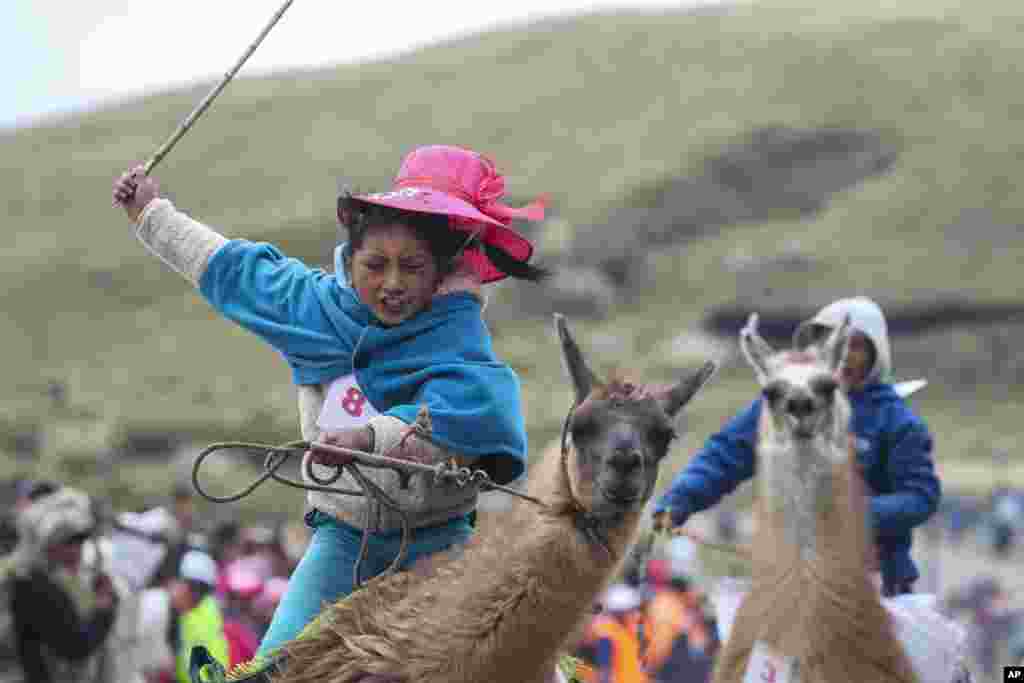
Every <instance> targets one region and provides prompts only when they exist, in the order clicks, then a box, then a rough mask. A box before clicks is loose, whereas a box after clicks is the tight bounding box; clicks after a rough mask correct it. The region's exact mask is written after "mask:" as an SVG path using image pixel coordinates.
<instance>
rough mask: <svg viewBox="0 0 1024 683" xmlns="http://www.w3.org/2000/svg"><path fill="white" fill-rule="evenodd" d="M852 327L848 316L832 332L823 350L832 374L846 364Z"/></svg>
mask: <svg viewBox="0 0 1024 683" xmlns="http://www.w3.org/2000/svg"><path fill="white" fill-rule="evenodd" d="M851 325H852V323H851V321H850V315H849V314H847V315H846V316H844V317H843V322H841V323H840V324H839V325H838V326H837V327H835V328H834V329H833V330H832V333H831V334H829V336H828V339H827V340H825V344H824V346H822V348H821V352H822V355H823V356H824V358H825V362H826V363H828V366H829V369H831V370H832V372H839V370H840V369H841V368H842V367H843V363H845V362H846V352H847V351H848V350H849V348H850V328H851Z"/></svg>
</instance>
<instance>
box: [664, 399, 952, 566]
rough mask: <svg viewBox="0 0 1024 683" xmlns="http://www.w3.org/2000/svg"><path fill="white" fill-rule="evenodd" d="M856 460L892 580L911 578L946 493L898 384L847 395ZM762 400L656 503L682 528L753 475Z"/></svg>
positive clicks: (923, 430) (924, 431)
mask: <svg viewBox="0 0 1024 683" xmlns="http://www.w3.org/2000/svg"><path fill="white" fill-rule="evenodd" d="M849 398H850V403H851V407H852V408H853V418H852V421H853V424H852V425H851V426H852V430H853V433H854V434H855V435H856V444H857V462H858V464H859V465H860V469H861V473H862V475H863V477H864V481H865V482H866V484H867V486H868V487H869V489H870V492H871V503H870V507H869V509H868V523H869V525H870V527H871V529H873V531H874V534H875V543H876V545H877V547H878V553H879V559H880V562H881V571H882V578H883V580H884V581H885V582H886V583H890V584H894V583H898V582H901V581H913V580H916V579H917V577H918V571H917V567H916V565H915V564H914V561H913V560H912V559H911V557H910V546H911V541H912V531H913V529H914V527H916V526H918V525H919V524H922V523H923V522H925V521H926V520H927V519H928V518H929V517H930V516H931V515H932V513H934V512H935V509H936V507H937V506H938V503H939V498H940V496H941V487H940V485H939V479H938V477H937V476H936V475H935V467H934V463H933V461H932V437H931V434H930V433H929V431H928V427H927V425H926V424H925V423H924V421H923V420H922V419H921V418H919V417H918V416H917V415H915V414H914V413H913V412H912V411H911V410H910V408H909V407H908V406H907V404H906V402H904V400H903V399H902V398H900V397H899V396H898V395H897V394H896V392H895V391H894V390H893V388H892V385H890V384H884V383H878V384H871V385H869V386H866V387H864V388H863V389H862V390H857V391H852V392H850V394H849ZM760 415H761V399H757V400H755V401H754V402H753V403H752V404H751V405H750V406H749V407H747V409H746V410H744V411H743V412H741V413H740V414H739V415H736V416H735V417H733V418H732V419H731V420H730V421H729V422H728V423H726V425H725V426H724V427H723V428H722V430H721V431H720V432H718V433H717V434H715V435H713V436H712V437H710V438H709V439H708V440H707V442H706V443H705V444H704V447H703V448H702V449H701V451H700V452H699V453H697V455H695V456H694V457H693V459H691V460H690V462H689V463H688V464H687V465H686V467H685V468H684V469H683V471H682V472H680V473H679V475H677V476H676V478H675V480H674V481H673V482H672V484H671V485H670V486H669V488H668V490H667V491H666V492H665V493H664V494H663V495H662V496H661V498H660V499H659V500H658V502H657V505H656V506H655V512H656V513H658V512H663V511H665V510H670V511H671V515H672V522H673V524H675V525H681V524H683V523H684V522H685V521H686V519H687V518H688V517H689V516H690V515H692V514H693V513H695V512H700V511H701V510H705V509H707V508H709V507H711V506H712V505H714V504H715V503H717V502H718V501H719V500H720V499H721V498H722V497H723V496H725V495H726V494H728V493H730V492H732V491H733V490H734V489H735V488H736V487H737V486H738V485H739V484H740V483H741V482H743V481H744V480H746V479H749V478H751V477H752V476H753V475H754V468H755V457H754V445H755V443H756V441H757V425H758V420H759V418H760Z"/></svg>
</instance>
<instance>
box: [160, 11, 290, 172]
mask: <svg viewBox="0 0 1024 683" xmlns="http://www.w3.org/2000/svg"><path fill="white" fill-rule="evenodd" d="M292 2H294V0H286V2H285V3H284V4H283V5H281V8H280V9H279V10H277V12H275V13H274V16H273V17H272V18H271V19H270V23H268V24H267V25H266V26H264V27H263V30H262V31H260V34H259V36H257V37H256V41H255V42H254V43H253V44H252V45H250V46H249V48H248V49H247V50H246V51H245V53H244V54H243V55H242V56H241V58H240V59H239V60H238V61H237V62H236V63H235V65H234V66H233V67H232V68H231V70H230V71H228V72H227V73H226V74H224V78H223V79H221V81H220V83H218V84H217V85H216V87H214V89H213V90H211V91H210V92H209V93H208V94H207V95H206V97H204V98H203V100H202V101H201V102H200V103H199V104H198V105H196V108H195V109H193V110H192V113H191V114H189V115H188V117H186V119H185V120H184V121H182V122H181V125H180V126H178V130H176V131H174V134H173V135H171V137H169V138H168V139H167V142H165V143H164V144H163V145H162V146H161V147H160V149H158V150H157V151H156V154H154V155H153V158H152V159H150V160H149V161H148V162H147V163H146V166H145V167H144V168H143V173H144V174H145V175H149V173H150V171H152V170H153V168H154V167H155V166H156V165H157V164H159V163H160V161H161V160H162V159H163V158H164V157H165V156H167V153H168V152H170V151H171V148H172V147H174V145H175V144H176V143H177V142H178V140H180V139H181V138H182V137H184V135H185V133H187V132H188V129H189V128H191V127H192V124H193V123H195V122H196V120H197V119H198V118H199V117H200V116H202V114H203V112H205V111H206V110H207V109H208V108H209V107H210V104H212V103H213V100H214V99H215V98H216V97H217V95H219V94H220V92H221V91H222V90H223V89H224V88H225V86H227V84H228V83H229V82H231V79H232V78H234V77H235V74H237V73H238V71H239V69H241V68H242V65H243V64H245V62H246V60H247V59H249V57H250V56H251V55H252V53H253V52H255V51H256V48H257V47H259V44H260V43H262V42H263V39H264V38H266V37H267V34H268V33H270V29H272V28H274V25H275V24H277V22H278V21H279V20H280V19H281V16H282V15H283V14H284V13H285V11H286V10H287V9H288V8H289V7H290V6H291V4H292Z"/></svg>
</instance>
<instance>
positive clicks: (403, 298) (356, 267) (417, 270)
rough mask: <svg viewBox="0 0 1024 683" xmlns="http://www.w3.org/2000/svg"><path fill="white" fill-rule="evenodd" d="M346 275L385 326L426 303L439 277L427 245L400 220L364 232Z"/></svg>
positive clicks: (415, 310)
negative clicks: (361, 241) (364, 234)
mask: <svg viewBox="0 0 1024 683" xmlns="http://www.w3.org/2000/svg"><path fill="white" fill-rule="evenodd" d="M349 277H351V279H352V286H353V287H354V288H355V290H356V292H358V293H359V298H360V299H361V300H362V302H363V303H364V304H366V305H367V306H369V307H370V309H371V310H372V311H373V312H374V314H375V315H376V316H377V317H378V318H379V319H380V321H381V322H382V323H384V324H385V325H388V326H391V325H397V324H399V323H401V322H403V321H405V320H408V319H409V318H411V317H412V316H414V315H416V314H417V313H419V312H420V311H422V310H423V309H425V308H426V307H427V306H429V305H430V300H431V298H432V297H433V296H434V291H435V290H436V289H437V285H438V282H439V280H440V276H439V273H438V270H437V265H436V264H435V263H434V257H433V255H432V254H431V252H430V247H429V245H428V244H427V243H426V242H425V241H423V240H421V239H420V238H419V237H417V236H416V233H414V232H413V231H412V229H411V228H409V227H408V226H406V225H404V224H402V223H389V224H386V225H378V226H375V227H373V228H370V229H369V230H368V231H367V233H366V236H365V237H364V238H363V244H362V246H361V247H360V248H359V249H358V250H355V251H354V252H353V253H352V262H351V264H350V267H349Z"/></svg>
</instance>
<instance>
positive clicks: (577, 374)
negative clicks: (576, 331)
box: [555, 313, 603, 404]
mask: <svg viewBox="0 0 1024 683" xmlns="http://www.w3.org/2000/svg"><path fill="white" fill-rule="evenodd" d="M555 329H556V330H557V331H558V340H559V342H561V347H562V360H563V361H564V362H565V370H566V372H568V373H569V379H570V380H572V386H573V389H575V391H576V403H577V404H579V403H582V402H583V399H585V398H586V397H587V396H589V395H590V391H591V390H592V389H593V388H594V387H600V386H602V384H603V383H602V382H601V381H600V380H599V379H597V376H596V375H594V373H593V372H592V371H591V370H590V368H589V367H587V362H586V360H584V359H583V353H582V352H581V351H580V347H579V346H577V345H576V341H575V340H574V339H573V338H572V334H571V333H570V332H569V326H568V325H567V324H566V322H565V316H564V315H562V314H561V313H555Z"/></svg>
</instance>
